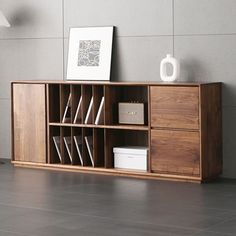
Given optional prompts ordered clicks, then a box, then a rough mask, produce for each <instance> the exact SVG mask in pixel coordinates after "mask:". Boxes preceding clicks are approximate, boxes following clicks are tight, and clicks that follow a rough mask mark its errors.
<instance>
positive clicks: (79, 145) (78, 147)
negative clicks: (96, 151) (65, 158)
mask: <svg viewBox="0 0 236 236" xmlns="http://www.w3.org/2000/svg"><path fill="white" fill-rule="evenodd" d="M74 142H75V147H76V150H77V153H78V156H79V159H80V163H81V166H83V165H84V162H83V158H82V137H81V136H74Z"/></svg>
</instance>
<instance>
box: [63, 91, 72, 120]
mask: <svg viewBox="0 0 236 236" xmlns="http://www.w3.org/2000/svg"><path fill="white" fill-rule="evenodd" d="M70 108H71V93H70V94H69V97H68V100H67V103H66V108H65V111H64V114H63V118H62V123H65V122H67V121H68V120H69V119H70V116H71V109H70Z"/></svg>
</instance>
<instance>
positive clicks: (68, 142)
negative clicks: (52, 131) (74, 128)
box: [63, 136, 72, 163]
mask: <svg viewBox="0 0 236 236" xmlns="http://www.w3.org/2000/svg"><path fill="white" fill-rule="evenodd" d="M63 140H64V143H65V146H66V150H67V153H68V156H69V158H70V161H71V163H72V156H71V137H70V136H67V137H63Z"/></svg>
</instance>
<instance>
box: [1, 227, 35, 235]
mask: <svg viewBox="0 0 236 236" xmlns="http://www.w3.org/2000/svg"><path fill="white" fill-rule="evenodd" d="M0 232H4V233H12V234H16V235H19V236H37V235H34V234H33V235H32V234H25V233H19V232H15V231H11V230H4V229H1V228H0Z"/></svg>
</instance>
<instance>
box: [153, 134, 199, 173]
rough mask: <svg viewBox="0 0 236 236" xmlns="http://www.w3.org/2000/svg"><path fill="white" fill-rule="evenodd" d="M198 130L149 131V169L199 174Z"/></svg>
mask: <svg viewBox="0 0 236 236" xmlns="http://www.w3.org/2000/svg"><path fill="white" fill-rule="evenodd" d="M199 142H200V141H199V132H192V131H171V130H152V131H151V170H152V171H153V172H157V173H168V174H182V175H191V176H192V175H197V176H199V175H200V170H199V168H200V144H199Z"/></svg>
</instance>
